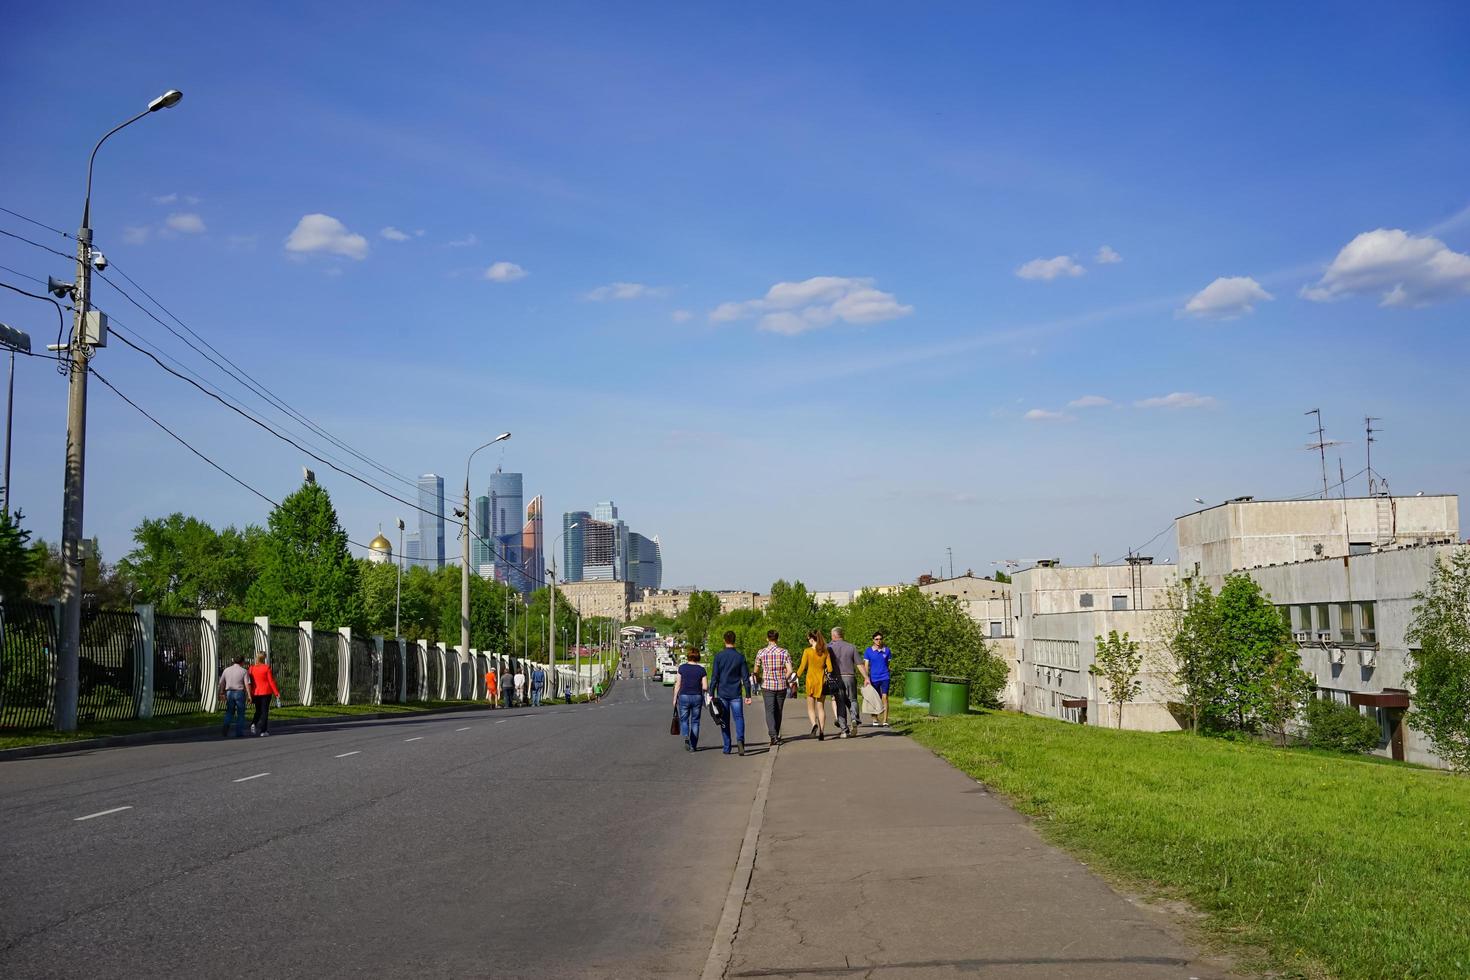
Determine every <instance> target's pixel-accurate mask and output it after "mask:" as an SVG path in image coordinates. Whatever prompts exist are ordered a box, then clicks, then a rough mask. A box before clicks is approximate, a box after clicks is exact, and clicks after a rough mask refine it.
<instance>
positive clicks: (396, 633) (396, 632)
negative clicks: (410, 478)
mask: <svg viewBox="0 0 1470 980" xmlns="http://www.w3.org/2000/svg"><path fill="white" fill-rule="evenodd" d="M402 608H403V518H401V517H400V518H398V594H397V595H395V596H394V597H393V639H394V640H397V639H399V638H400V637H401V636H402V635H403V630H402V628H401V627H400V626H399V622H398V614H399V612H400V610H401V609H402Z"/></svg>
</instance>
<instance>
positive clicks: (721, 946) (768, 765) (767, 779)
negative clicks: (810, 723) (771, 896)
mask: <svg viewBox="0 0 1470 980" xmlns="http://www.w3.org/2000/svg"><path fill="white" fill-rule="evenodd" d="M775 767H776V750H775V749H771V750H769V751H767V752H766V759H765V762H764V764H763V765H762V766H761V778H760V782H759V783H758V784H757V785H756V788H755V799H753V800H752V801H751V803H750V821H749V823H747V824H746V826H745V839H744V840H742V841H741V842H740V857H739V858H738V859H737V860H736V862H735V874H734V875H732V876H731V878H730V890H729V891H728V892H726V893H725V909H724V911H723V912H722V913H721V914H720V921H719V923H718V924H717V925H716V926H715V938H714V941H713V942H711V943H710V947H709V956H708V957H707V958H706V959H705V961H704V972H703V973H701V974H700V977H701V980H719V978H721V977H723V976H724V975H725V973H726V972H727V971H728V970H729V969H730V961H731V959H733V958H734V956H735V934H736V933H737V932H739V931H740V911H741V909H742V908H743V907H744V905H745V897H746V894H747V892H748V891H749V889H750V879H751V876H752V874H753V873H754V871H755V855H756V851H757V849H758V846H759V844H760V836H761V825H762V824H763V823H765V820H766V800H767V798H768V797H769V796H770V794H771V770H773V769H774V768H775Z"/></svg>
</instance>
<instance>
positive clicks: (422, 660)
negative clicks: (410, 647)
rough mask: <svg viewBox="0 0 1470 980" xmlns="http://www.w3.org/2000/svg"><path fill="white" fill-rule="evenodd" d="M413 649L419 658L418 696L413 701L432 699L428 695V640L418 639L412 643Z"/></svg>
mask: <svg viewBox="0 0 1470 980" xmlns="http://www.w3.org/2000/svg"><path fill="white" fill-rule="evenodd" d="M414 649H415V650H416V651H417V653H418V658H419V696H418V697H417V698H415V699H414V700H415V701H429V700H432V698H430V696H429V641H428V640H418V641H416V642H415V643H414Z"/></svg>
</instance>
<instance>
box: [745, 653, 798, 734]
mask: <svg viewBox="0 0 1470 980" xmlns="http://www.w3.org/2000/svg"><path fill="white" fill-rule="evenodd" d="M780 639H781V634H780V633H778V632H777V631H776V630H767V631H766V645H765V646H763V647H761V649H760V652H759V653H757V654H756V655H755V676H756V679H757V680H758V681H760V685H761V700H763V701H764V702H765V706H766V731H767V732H768V733H769V738H770V740H771V744H772V745H780V744H781V714H782V712H783V711H784V710H785V708H786V696H787V694H788V691H789V686H790V684H791V681H792V679H793V678H794V677H795V676H796V675H795V673H794V672H793V671H792V669H791V654H789V653H787V652H786V649H785V648H784V647H782V646H779V645H778V642H777V641H779V640H780Z"/></svg>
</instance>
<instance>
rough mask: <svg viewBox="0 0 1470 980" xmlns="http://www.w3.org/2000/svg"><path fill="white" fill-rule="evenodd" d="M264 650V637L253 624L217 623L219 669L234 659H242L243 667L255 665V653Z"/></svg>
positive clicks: (231, 621)
mask: <svg viewBox="0 0 1470 980" xmlns="http://www.w3.org/2000/svg"><path fill="white" fill-rule="evenodd" d="M264 649H265V637H263V636H261V635H260V628H259V627H258V626H256V625H255V624H254V623H241V622H236V621H234V620H229V619H222V620H220V621H219V665H220V667H221V668H223V667H225V666H226V665H228V664H232V663H234V662H235V658H236V657H244V658H245V665H246V666H247V667H248V666H250V665H251V664H253V663H255V655H256V653H258V652H260V651H261V650H264ZM278 683H279V682H278Z"/></svg>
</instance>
